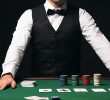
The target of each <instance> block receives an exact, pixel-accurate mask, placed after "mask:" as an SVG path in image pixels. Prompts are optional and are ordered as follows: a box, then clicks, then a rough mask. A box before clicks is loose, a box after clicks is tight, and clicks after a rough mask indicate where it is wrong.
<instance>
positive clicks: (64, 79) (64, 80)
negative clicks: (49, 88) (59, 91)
mask: <svg viewBox="0 0 110 100" xmlns="http://www.w3.org/2000/svg"><path fill="white" fill-rule="evenodd" d="M59 80H60V85H68V76H67V75H60V79H59Z"/></svg>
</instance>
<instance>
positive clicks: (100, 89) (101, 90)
mask: <svg viewBox="0 0 110 100" xmlns="http://www.w3.org/2000/svg"><path fill="white" fill-rule="evenodd" d="M91 90H92V91H94V92H107V91H106V90H105V89H102V88H97V89H91Z"/></svg>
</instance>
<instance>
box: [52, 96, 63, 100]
mask: <svg viewBox="0 0 110 100" xmlns="http://www.w3.org/2000/svg"><path fill="white" fill-rule="evenodd" d="M51 100H61V99H60V97H59V96H51Z"/></svg>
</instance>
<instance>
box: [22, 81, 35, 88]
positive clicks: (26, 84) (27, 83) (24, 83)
mask: <svg viewBox="0 0 110 100" xmlns="http://www.w3.org/2000/svg"><path fill="white" fill-rule="evenodd" d="M34 83H35V81H30V80H24V81H22V82H21V86H22V87H34V86H35V84H34Z"/></svg>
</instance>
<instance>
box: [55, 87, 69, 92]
mask: <svg viewBox="0 0 110 100" xmlns="http://www.w3.org/2000/svg"><path fill="white" fill-rule="evenodd" d="M57 91H58V92H71V90H70V89H67V88H60V89H57Z"/></svg>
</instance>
